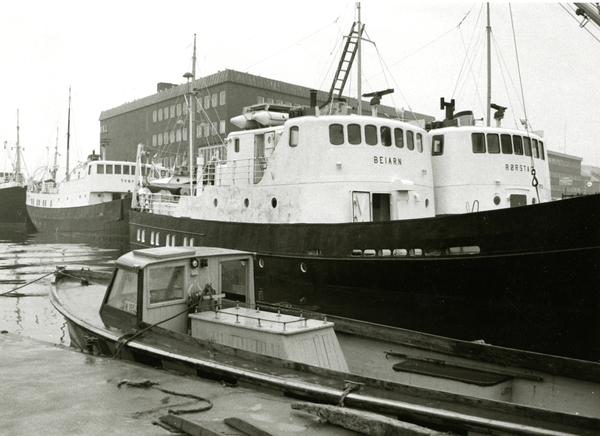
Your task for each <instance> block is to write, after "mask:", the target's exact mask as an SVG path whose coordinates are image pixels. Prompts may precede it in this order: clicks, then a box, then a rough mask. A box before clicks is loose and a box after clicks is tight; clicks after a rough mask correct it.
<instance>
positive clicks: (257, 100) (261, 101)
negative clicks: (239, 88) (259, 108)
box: [256, 95, 265, 104]
mask: <svg viewBox="0 0 600 436" xmlns="http://www.w3.org/2000/svg"><path fill="white" fill-rule="evenodd" d="M256 102H257V103H258V104H261V103H264V102H265V98H264V97H261V96H260V95H259V96H258V97H256Z"/></svg>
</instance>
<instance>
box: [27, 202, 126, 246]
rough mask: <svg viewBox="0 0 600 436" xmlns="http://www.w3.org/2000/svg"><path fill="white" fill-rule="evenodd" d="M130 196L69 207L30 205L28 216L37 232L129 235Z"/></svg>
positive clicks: (95, 235)
mask: <svg viewBox="0 0 600 436" xmlns="http://www.w3.org/2000/svg"><path fill="white" fill-rule="evenodd" d="M130 209H131V197H128V198H124V199H120V200H114V201H110V202H105V203H100V204H94V205H87V206H78V207H66V208H48V207H37V206H32V205H30V204H28V205H27V210H28V212H29V216H30V217H31V220H32V222H33V224H34V226H35V228H36V230H37V231H38V232H41V233H55V234H60V235H72V236H87V237H95V238H103V239H107V238H110V239H112V240H115V241H123V240H125V241H126V240H127V239H128V237H129V211H130Z"/></svg>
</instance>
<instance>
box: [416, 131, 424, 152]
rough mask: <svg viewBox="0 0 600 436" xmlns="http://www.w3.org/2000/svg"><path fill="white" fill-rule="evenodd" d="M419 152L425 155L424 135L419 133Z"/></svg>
mask: <svg viewBox="0 0 600 436" xmlns="http://www.w3.org/2000/svg"><path fill="white" fill-rule="evenodd" d="M417 151H418V152H419V153H423V135H421V134H420V133H417Z"/></svg>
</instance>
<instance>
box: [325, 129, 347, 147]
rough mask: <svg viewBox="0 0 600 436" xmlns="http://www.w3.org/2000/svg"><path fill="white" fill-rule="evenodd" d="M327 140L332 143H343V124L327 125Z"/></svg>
mask: <svg viewBox="0 0 600 436" xmlns="http://www.w3.org/2000/svg"><path fill="white" fill-rule="evenodd" d="M329 142H330V143H331V144H332V145H342V144H343V143H344V126H342V125H341V124H331V125H330V126H329Z"/></svg>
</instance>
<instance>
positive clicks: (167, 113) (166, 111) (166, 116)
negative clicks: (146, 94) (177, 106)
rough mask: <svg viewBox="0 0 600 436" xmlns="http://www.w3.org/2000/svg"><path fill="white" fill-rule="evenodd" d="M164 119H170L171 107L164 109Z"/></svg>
mask: <svg viewBox="0 0 600 436" xmlns="http://www.w3.org/2000/svg"><path fill="white" fill-rule="evenodd" d="M163 118H164V119H165V120H168V119H169V107H168V106H167V107H166V108H164V109H163Z"/></svg>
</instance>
